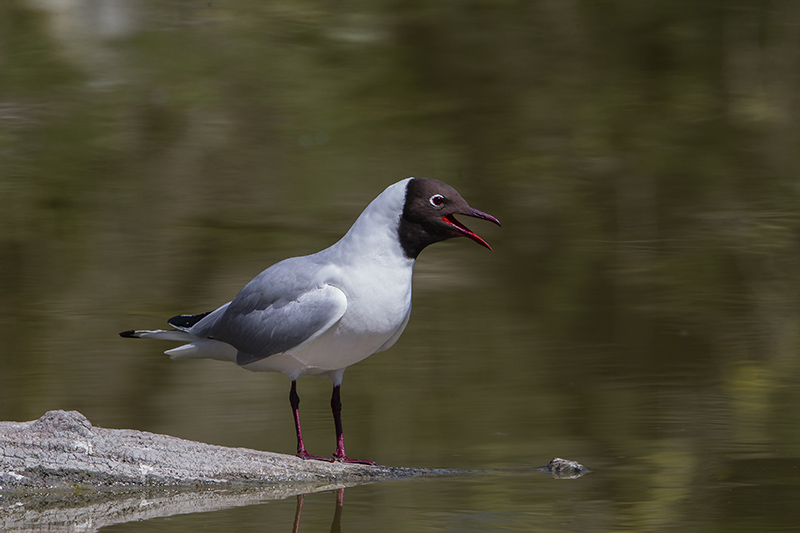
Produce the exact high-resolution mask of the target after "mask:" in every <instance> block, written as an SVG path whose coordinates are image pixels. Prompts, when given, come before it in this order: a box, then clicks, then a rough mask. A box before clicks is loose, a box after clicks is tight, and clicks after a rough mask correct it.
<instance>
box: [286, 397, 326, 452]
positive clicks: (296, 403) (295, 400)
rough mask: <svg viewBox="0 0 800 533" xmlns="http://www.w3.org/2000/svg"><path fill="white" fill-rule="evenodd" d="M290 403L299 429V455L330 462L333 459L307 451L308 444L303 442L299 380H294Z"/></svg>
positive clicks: (297, 429) (296, 428)
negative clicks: (298, 389) (298, 393)
mask: <svg viewBox="0 0 800 533" xmlns="http://www.w3.org/2000/svg"><path fill="white" fill-rule="evenodd" d="M289 403H290V404H291V406H292V414H293V415H294V429H295V431H297V457H299V458H300V459H316V460H318V461H328V462H331V461H333V459H330V458H328V457H321V456H319V455H311V454H310V453H308V452H307V451H306V446H305V444H303V432H302V430H301V429H300V396H298V395H297V381H292V389H291V390H290V391H289Z"/></svg>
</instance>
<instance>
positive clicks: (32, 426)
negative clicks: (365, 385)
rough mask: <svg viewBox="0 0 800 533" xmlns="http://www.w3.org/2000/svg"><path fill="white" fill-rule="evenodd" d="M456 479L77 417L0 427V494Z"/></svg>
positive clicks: (52, 416)
mask: <svg viewBox="0 0 800 533" xmlns="http://www.w3.org/2000/svg"><path fill="white" fill-rule="evenodd" d="M454 473H457V471H450V470H433V469H422V468H399V467H386V466H368V465H361V464H350V463H339V462H332V463H328V462H324V461H313V460H303V459H299V458H297V457H295V456H293V455H284V454H279V453H272V452H262V451H257V450H249V449H246V448H228V447H225V446H215V445H212V444H204V443H201V442H194V441H189V440H184V439H180V438H177V437H170V436H168V435H158V434H155V433H148V432H144V431H136V430H129V429H106V428H101V427H96V426H93V425H92V424H91V422H89V420H88V419H87V418H86V417H85V416H84V415H82V414H81V413H79V412H77V411H49V412H47V413H45V414H44V415H43V416H42V417H41V418H39V419H38V420H34V421H31V422H0V491H4V490H11V489H41V488H49V489H53V488H56V489H57V488H76V487H81V488H106V487H125V486H127V487H180V486H184V487H199V486H220V487H223V486H248V485H252V486H258V485H269V484H273V485H274V484H287V483H290V484H304V485H305V484H309V485H314V484H321V485H325V484H330V483H332V482H333V483H343V484H347V485H349V484H359V483H369V482H375V481H380V480H384V479H395V478H402V477H416V476H427V475H442V474H454Z"/></svg>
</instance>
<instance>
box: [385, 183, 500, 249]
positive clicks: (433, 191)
mask: <svg viewBox="0 0 800 533" xmlns="http://www.w3.org/2000/svg"><path fill="white" fill-rule="evenodd" d="M455 215H465V216H468V217H474V218H482V219H484V220H488V221H490V222H494V223H495V224H497V225H498V226H499V225H500V221H499V220H497V219H496V218H495V217H493V216H492V215H490V214H488V213H484V212H483V211H478V210H477V209H475V208H473V207H470V205H469V204H468V203H467V201H466V200H464V199H463V198H462V197H461V195H460V194H458V191H456V190H455V189H454V188H452V187H451V186H449V185H448V184H446V183H443V182H441V181H439V180H435V179H430V178H412V179H411V180H409V182H408V184H407V185H406V200H405V205H404V207H403V214H402V216H401V217H400V226H399V228H398V234H399V237H400V244H401V245H402V246H403V251H404V252H405V254H406V256H407V257H409V258H410V259H416V258H417V256H418V255H419V253H420V252H421V251H422V250H423V249H424V248H425V247H426V246H428V245H429V244H433V243H435V242H439V241H444V240H446V239H451V238H453V237H469V238H470V239H472V240H473V241H475V242H477V243H478V244H480V245H481V246H485V247H486V248H488V249H489V250H491V249H492V247H491V246H489V244H488V243H487V242H486V241H484V240H483V239H482V238H480V237H479V236H478V235H477V234H476V233H475V232H473V231H472V230H470V229H469V228H467V227H466V226H465V225H464V224H462V223H461V222H459V221H458V220H457V219H456V217H455Z"/></svg>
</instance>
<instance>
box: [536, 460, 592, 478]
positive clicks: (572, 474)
mask: <svg viewBox="0 0 800 533" xmlns="http://www.w3.org/2000/svg"><path fill="white" fill-rule="evenodd" d="M539 470H541V471H542V472H547V473H548V474H550V475H551V476H553V477H554V478H555V479H578V478H579V477H582V476H584V475H585V474H588V473H589V472H591V470H589V469H588V468H586V467H585V466H583V465H582V464H580V463H579V462H578V461H570V460H569V459H561V458H560V457H556V458H555V459H552V460H551V461H550V462H549V463H547V466H543V467H541V468H540V469H539Z"/></svg>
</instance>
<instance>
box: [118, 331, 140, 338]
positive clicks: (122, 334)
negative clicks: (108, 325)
mask: <svg viewBox="0 0 800 533" xmlns="http://www.w3.org/2000/svg"><path fill="white" fill-rule="evenodd" d="M119 336H120V337H124V338H126V339H138V338H139V336H138V335H136V330H135V329H129V330H127V331H120V332H119Z"/></svg>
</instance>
